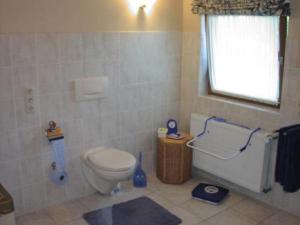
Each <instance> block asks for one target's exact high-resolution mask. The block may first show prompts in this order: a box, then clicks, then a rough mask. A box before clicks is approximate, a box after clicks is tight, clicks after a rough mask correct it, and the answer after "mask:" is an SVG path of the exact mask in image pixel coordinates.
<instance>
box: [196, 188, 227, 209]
mask: <svg viewBox="0 0 300 225" xmlns="http://www.w3.org/2000/svg"><path fill="white" fill-rule="evenodd" d="M228 193H229V190H228V189H226V188H223V187H220V186H215V185H212V184H206V183H200V184H199V185H198V186H197V187H195V188H194V190H193V191H192V196H193V198H194V199H197V200H201V201H204V202H207V203H210V204H213V205H218V204H220V203H221V202H222V201H223V200H224V199H225V198H226V197H227V196H228Z"/></svg>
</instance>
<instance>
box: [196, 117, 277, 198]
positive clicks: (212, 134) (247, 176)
mask: <svg viewBox="0 0 300 225" xmlns="http://www.w3.org/2000/svg"><path fill="white" fill-rule="evenodd" d="M207 119H208V117H205V116H202V115H199V114H192V116H191V134H192V135H194V136H196V135H198V134H199V133H201V132H202V131H203V130H204V124H205V121H206V120H207ZM251 131H252V130H249V129H247V128H244V127H240V126H237V125H234V124H228V123H224V122H217V121H214V120H210V121H209V122H208V123H207V130H206V133H205V134H204V135H203V136H202V137H200V138H199V139H197V140H196V141H195V142H194V146H195V147H197V148H198V149H199V150H194V151H193V166H194V167H196V168H198V169H201V170H203V171H206V172H209V173H211V174H213V175H216V176H218V177H221V178H223V179H225V180H228V181H230V182H232V183H235V184H237V185H240V186H242V187H245V188H247V189H250V190H252V191H254V192H258V193H259V192H262V191H263V189H265V188H269V187H267V186H268V177H267V174H268V172H269V171H268V170H269V163H270V156H271V137H270V134H269V133H266V132H264V131H259V132H256V133H255V134H254V135H253V136H252V138H251V141H250V143H249V145H248V147H247V149H246V150H245V151H244V152H242V153H241V154H239V155H237V156H236V157H234V158H232V159H228V160H222V159H219V158H216V157H214V156H212V155H209V154H206V153H203V152H201V151H200V150H201V149H202V150H203V151H204V152H210V153H212V154H215V155H220V156H222V157H224V158H226V157H229V156H231V155H234V154H235V153H236V152H237V151H239V149H240V148H241V147H243V146H244V145H245V144H246V143H247V140H248V139H249V134H250V133H251Z"/></svg>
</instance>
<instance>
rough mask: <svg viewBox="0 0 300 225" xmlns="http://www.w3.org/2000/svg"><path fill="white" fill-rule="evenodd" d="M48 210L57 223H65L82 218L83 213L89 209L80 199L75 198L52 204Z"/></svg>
mask: <svg viewBox="0 0 300 225" xmlns="http://www.w3.org/2000/svg"><path fill="white" fill-rule="evenodd" d="M46 211H47V213H48V214H49V216H50V217H51V218H52V219H53V220H54V221H55V222H56V223H57V224H64V223H68V222H71V221H74V220H76V219H81V217H82V215H83V214H84V213H86V212H88V209H87V208H86V207H85V206H84V205H83V204H81V202H80V201H78V200H73V201H69V202H66V203H63V204H59V205H54V206H51V207H50V208H48V209H47V210H46Z"/></svg>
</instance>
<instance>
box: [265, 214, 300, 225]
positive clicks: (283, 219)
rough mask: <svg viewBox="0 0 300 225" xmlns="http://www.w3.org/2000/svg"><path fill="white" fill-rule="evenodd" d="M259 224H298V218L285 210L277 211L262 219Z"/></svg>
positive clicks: (299, 223) (299, 221) (299, 222)
mask: <svg viewBox="0 0 300 225" xmlns="http://www.w3.org/2000/svg"><path fill="white" fill-rule="evenodd" d="M261 225H300V218H298V217H295V216H293V215H290V214H288V213H286V212H279V213H277V214H275V215H273V216H272V217H270V218H268V219H266V220H265V221H263V223H261Z"/></svg>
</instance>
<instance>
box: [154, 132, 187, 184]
mask: <svg viewBox="0 0 300 225" xmlns="http://www.w3.org/2000/svg"><path fill="white" fill-rule="evenodd" d="M190 139H191V137H190V136H189V137H187V138H184V139H182V140H173V139H168V138H158V150H157V168H156V173H157V177H158V178H159V179H160V180H161V181H162V182H164V183H167V184H182V183H184V182H186V181H187V180H189V179H190V178H191V176H192V150H191V149H190V148H188V147H187V146H186V142H187V141H189V140H190Z"/></svg>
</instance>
